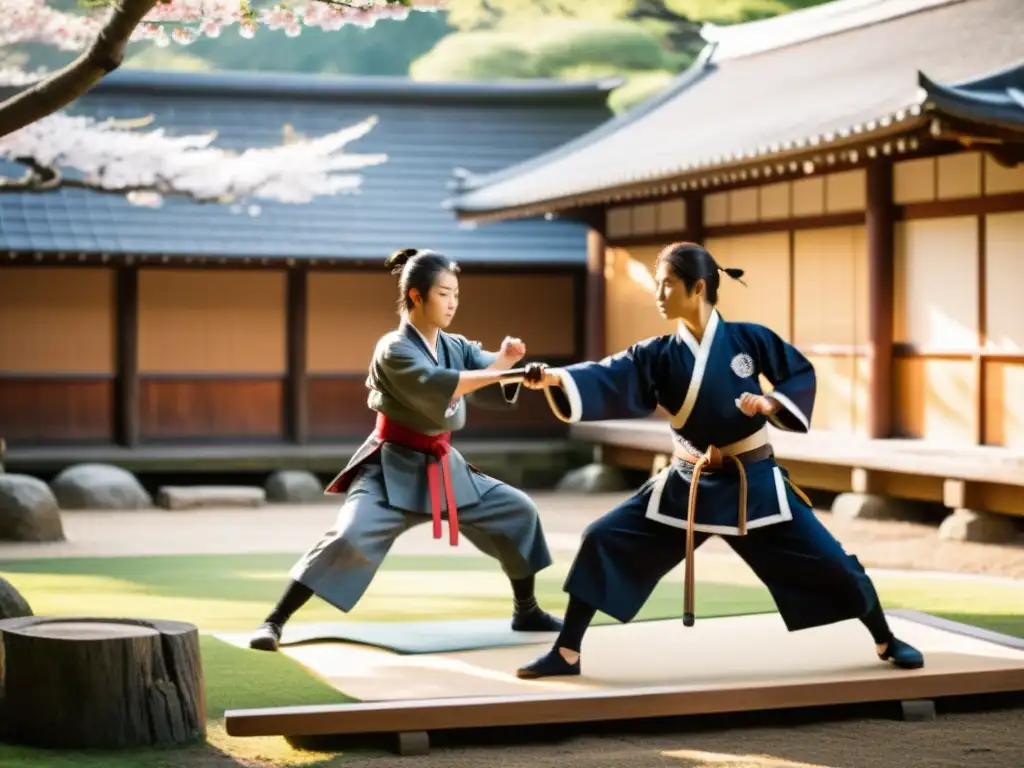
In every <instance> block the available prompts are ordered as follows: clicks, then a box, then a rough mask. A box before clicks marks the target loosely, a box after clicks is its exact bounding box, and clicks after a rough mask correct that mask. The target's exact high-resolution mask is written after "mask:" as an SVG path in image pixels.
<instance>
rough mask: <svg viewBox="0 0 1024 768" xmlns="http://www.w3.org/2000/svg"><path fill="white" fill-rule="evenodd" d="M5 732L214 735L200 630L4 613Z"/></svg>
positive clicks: (105, 741)
mask: <svg viewBox="0 0 1024 768" xmlns="http://www.w3.org/2000/svg"><path fill="white" fill-rule="evenodd" d="M0 660H2V664H0V673H2V678H0V693H2V694H3V697H2V700H3V704H4V711H3V712H2V713H0V721H5V722H6V733H5V738H6V739H7V740H8V741H10V742H13V743H19V744H26V745H30V746H35V747H50V748H57V749H126V748H132V747H143V746H170V745H175V744H184V743H187V742H190V741H193V740H198V739H201V738H204V737H205V735H206V696H205V691H204V688H203V673H202V664H201V660H200V656H199V631H198V630H197V629H196V627H194V626H192V625H191V624H185V623H182V622H177V621H150V620H144V619H94V618H60V619H54V618H42V617H26V618H20V619H7V620H5V621H0Z"/></svg>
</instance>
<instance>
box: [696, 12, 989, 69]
mask: <svg viewBox="0 0 1024 768" xmlns="http://www.w3.org/2000/svg"><path fill="white" fill-rule="evenodd" d="M969 1H970V0H832V1H831V2H827V3H822V4H820V5H814V6H810V7H808V8H801V9H799V10H795V11H790V12H788V13H784V14H780V15H778V16H773V17H770V18H767V19H758V20H756V21H749V22H746V23H743V24H730V25H724V26H719V25H717V24H712V23H707V24H704V25H702V27H701V36H702V37H703V38H704V39H705V40H708V41H709V42H716V43H718V48H717V50H716V51H715V57H714V58H715V61H726V60H729V59H739V58H744V57H747V56H756V55H758V54H762V53H767V52H769V51H774V50H778V49H780V48H786V47H789V46H792V45H799V44H800V43H806V42H810V41H812V40H818V39H820V38H823V37H829V36H831V35H838V34H843V33H844V32H852V31H854V30H856V29H860V28H862V27H866V26H870V25H872V24H880V23H884V22H887V21H892V20H893V19H896V18H899V17H901V16H910V15H913V14H916V13H921V12H922V11H928V10H931V9H933V8H937V7H939V6H943V5H950V4H953V3H963V2H969Z"/></svg>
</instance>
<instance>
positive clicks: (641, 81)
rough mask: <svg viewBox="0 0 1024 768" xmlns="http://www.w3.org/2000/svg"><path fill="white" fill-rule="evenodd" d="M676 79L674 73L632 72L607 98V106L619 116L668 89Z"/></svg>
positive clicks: (660, 71) (663, 71) (661, 71)
mask: <svg viewBox="0 0 1024 768" xmlns="http://www.w3.org/2000/svg"><path fill="white" fill-rule="evenodd" d="M676 77H677V75H676V73H675V72H667V71H665V70H659V71H654V72H634V73H632V74H631V75H630V76H629V77H628V78H627V80H626V82H625V83H623V84H622V85H621V86H620V87H618V88H616V89H615V90H614V91H612V93H611V95H610V96H609V97H608V106H609V107H610V108H611V110H612V111H613V112H615V113H616V114H619V113H620V112H626V111H628V110H630V109H632V108H633V107H635V106H637V105H638V104H641V103H642V102H644V101H647V99H650V98H653V97H654V96H656V95H657V94H659V93H661V92H662V91H664V90H665V89H666V88H668V87H669V86H670V85H671V84H672V81H673V80H674V79H675V78H676Z"/></svg>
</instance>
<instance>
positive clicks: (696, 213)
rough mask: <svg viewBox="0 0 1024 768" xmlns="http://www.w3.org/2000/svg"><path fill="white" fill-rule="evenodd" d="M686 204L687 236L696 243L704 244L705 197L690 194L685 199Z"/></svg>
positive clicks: (698, 194)
mask: <svg viewBox="0 0 1024 768" xmlns="http://www.w3.org/2000/svg"><path fill="white" fill-rule="evenodd" d="M683 199H684V200H685V202H686V235H687V237H689V238H690V240H692V241H693V242H695V243H700V244H701V245H703V244H704V195H703V194H702V193H701V192H689V193H687V194H686V196H685V197H684V198H683Z"/></svg>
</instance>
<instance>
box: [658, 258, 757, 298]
mask: <svg viewBox="0 0 1024 768" xmlns="http://www.w3.org/2000/svg"><path fill="white" fill-rule="evenodd" d="M658 262H659V263H661V262H664V263H665V264H668V266H669V269H670V270H671V271H672V274H673V275H675V276H676V277H677V278H678V279H679V280H681V281H682V283H683V285H685V286H686V290H687V291H692V290H693V289H694V286H696V285H697V282H698V281H700V280H703V281H704V291H705V296H707V300H708V303H709V304H711V305H712V306H714V305H715V304H717V303H718V287H719V282H720V281H719V277H718V273H719V272H724V273H725V274H727V275H728V276H729V277H731V278H732V279H733V280H735V281H737V282H738V283H740V284H742V285H746V283H744V282H743V280H742V277H743V274H744V273H743V270H742V269H738V268H736V267H720V266H719V265H718V262H716V261H715V258H714V256H712V255H711V254H710V253H709V252H708V251H707V250H706V249H705V248H704V247H703V246H701V245H698V244H697V243H690V242H682V243H673V244H672V245H667V246H665V247H664V248H663V249H662V250H661V253H659V254H658Z"/></svg>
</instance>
